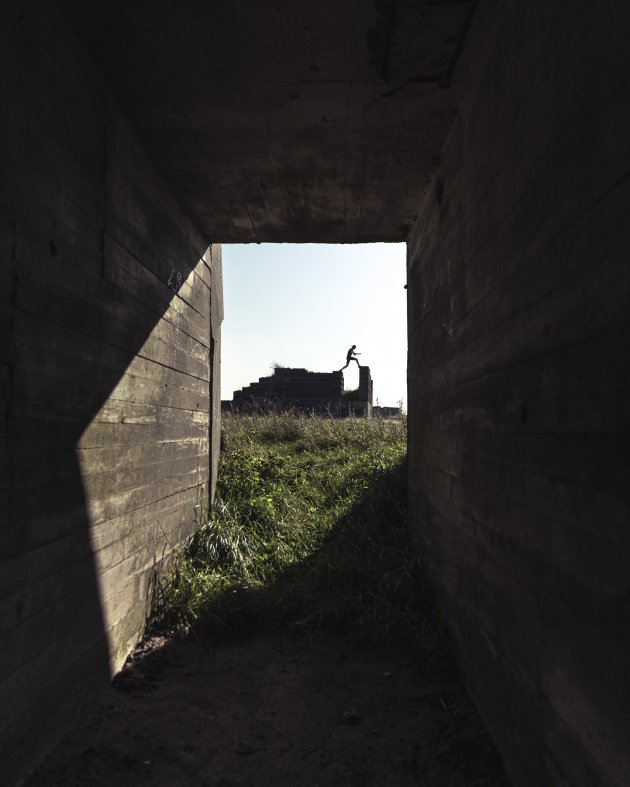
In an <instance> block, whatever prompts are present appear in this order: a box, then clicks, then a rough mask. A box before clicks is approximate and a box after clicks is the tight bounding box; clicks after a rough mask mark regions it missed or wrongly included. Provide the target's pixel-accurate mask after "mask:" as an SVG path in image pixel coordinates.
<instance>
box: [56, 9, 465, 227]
mask: <svg viewBox="0 0 630 787" xmlns="http://www.w3.org/2000/svg"><path fill="white" fill-rule="evenodd" d="M60 5H61V7H62V8H63V10H64V11H65V12H66V14H67V18H68V20H69V22H70V24H72V26H73V27H74V29H75V30H76V31H77V33H78V35H79V37H80V38H81V40H82V41H83V42H84V44H85V46H86V48H87V49H88V51H89V52H90V53H91V55H92V56H93V57H94V59H95V61H96V62H97V64H98V65H99V67H100V68H101V70H102V72H103V74H104V75H105V76H106V78H107V79H108V81H109V82H110V84H111V85H112V86H113V87H114V89H115V92H116V95H117V96H118V97H119V99H120V100H121V102H122V103H123V106H124V108H125V109H126V111H127V112H128V114H129V116H130V118H131V120H132V122H133V124H134V126H135V127H136V128H138V129H139V131H140V132H141V134H142V137H143V139H145V140H146V142H147V143H148V146H149V148H150V150H151V153H152V156H153V158H154V160H155V161H159V163H160V169H161V171H162V172H163V173H164V174H165V175H166V176H167V178H168V179H169V182H170V183H172V184H173V187H174V188H175V190H176V193H177V195H178V196H180V197H181V198H182V199H183V200H184V201H185V204H186V205H188V206H189V207H190V208H191V209H192V210H193V212H194V215H195V216H196V217H197V218H198V220H199V221H200V222H201V226H202V228H203V229H205V230H207V232H208V234H209V236H210V237H212V238H213V239H215V240H218V241H223V242H229V241H235V242H239V243H242V242H247V241H252V242H259V241H301V242H306V241H314V242H320V243H321V242H353V241H369V240H374V239H376V240H380V241H383V240H390V241H401V240H405V238H406V236H407V234H408V231H409V229H410V228H411V227H412V226H413V224H414V221H415V218H416V215H417V212H418V207H419V195H420V194H421V193H422V191H423V189H425V188H427V187H428V184H429V181H430V177H431V174H432V172H433V170H434V168H435V163H434V162H435V157H436V155H437V154H438V153H439V150H440V148H441V146H442V142H443V139H444V136H445V134H446V132H447V130H448V128H449V126H450V123H451V121H452V118H453V116H454V112H455V110H456V107H457V91H456V89H454V88H453V87H452V86H451V76H452V71H453V68H454V65H455V63H456V62H457V58H458V55H459V51H460V47H461V42H462V40H463V37H464V34H465V31H466V28H467V26H468V23H469V19H470V17H471V14H472V11H473V9H474V6H475V0H458V2H408V1H405V2H402V1H401V0H384V2H378V3H375V2H374V0H344V2H341V3H338V2H335V3H323V2H322V0H306V2H299V3H296V2H295V1H294V0H277V1H276V2H274V3H273V5H269V4H268V3H259V2H251V0H230V2H221V3H217V2H214V3H210V2H192V3H178V4H173V3H155V2H146V1H145V2H141V3H137V2H134V3H129V2H127V0H108V2H106V3H105V2H101V3H94V2H92V3H85V2H84V0H61V2H60ZM114 53H115V54H114Z"/></svg>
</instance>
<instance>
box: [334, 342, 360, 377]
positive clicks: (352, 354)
mask: <svg viewBox="0 0 630 787" xmlns="http://www.w3.org/2000/svg"><path fill="white" fill-rule="evenodd" d="M355 347H356V344H353V345H352V347H351V348H350V349H349V350H348V352H347V353H346V366H350V361H356V362H357V366H358V367H359V369H360V368H361V364H360V363H359V359H358V358H357V357H356V356H357V355H361V353H355V351H354V348H355ZM346 366H342V367H341V369H339V371H340V372H343V370H344V369H345V368H346Z"/></svg>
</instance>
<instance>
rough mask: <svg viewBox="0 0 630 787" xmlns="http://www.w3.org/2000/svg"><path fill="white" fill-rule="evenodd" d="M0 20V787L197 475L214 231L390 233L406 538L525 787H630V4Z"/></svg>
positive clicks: (67, 0) (176, 528) (101, 657)
mask: <svg viewBox="0 0 630 787" xmlns="http://www.w3.org/2000/svg"><path fill="white" fill-rule="evenodd" d="M0 13H1V14H2V25H1V26H0V29H1V31H2V32H1V33H0V36H1V37H2V48H1V52H2V54H1V57H2V61H3V69H2V101H3V105H4V112H3V114H4V117H5V122H4V123H3V127H2V129H1V131H0V134H1V136H2V148H1V149H2V165H1V171H0V175H1V177H2V181H3V199H2V207H1V213H0V248H1V249H2V252H1V253H2V267H1V268H0V275H1V277H2V287H1V290H0V293H1V295H0V297H1V298H2V343H1V344H0V406H1V408H2V419H1V426H0V429H1V430H2V432H1V433H2V455H1V456H0V463H1V466H2V476H1V481H0V484H1V485H2V504H1V505H2V507H1V509H0V510H1V511H2V530H1V535H0V539H1V544H2V570H1V573H0V577H1V581H2V609H3V614H2V618H1V626H2V640H3V652H2V672H1V676H0V680H1V681H2V682H1V684H0V685H1V686H2V702H1V703H0V704H1V706H2V708H3V710H4V713H3V717H2V722H1V724H2V726H1V728H0V736H1V738H2V755H3V763H4V766H3V767H4V769H5V776H6V777H7V778H8V779H9V782H11V781H17V780H18V779H19V778H20V777H21V775H22V774H24V773H25V772H26V770H28V768H29V767H31V766H32V764H33V762H34V761H36V760H37V759H38V758H39V757H41V756H42V755H43V754H44V753H45V752H46V751H47V750H48V748H49V747H50V746H51V745H52V743H53V742H54V740H55V737H56V736H58V735H59V734H60V731H62V729H63V725H64V724H68V723H69V721H70V720H71V719H72V717H73V715H74V713H75V712H76V710H77V709H78V708H79V707H80V706H81V705H82V704H83V703H84V702H85V700H86V698H87V697H89V696H90V693H91V692H92V691H94V690H95V688H96V687H98V686H99V685H102V683H103V682H104V681H106V680H107V679H108V678H109V677H110V674H111V670H112V669H115V668H116V667H118V666H119V665H120V664H121V662H122V660H123V659H124V657H125V654H126V652H127V651H128V649H129V648H130V647H131V645H132V643H133V641H134V639H135V638H136V636H137V634H138V632H139V631H140V630H141V628H142V621H143V617H144V612H145V604H146V598H147V593H148V588H149V583H150V581H151V572H152V569H153V567H154V566H155V564H156V561H157V562H158V563H159V561H160V560H161V559H162V558H164V557H166V556H167V552H168V549H167V548H166V544H167V542H168V543H172V542H174V541H176V540H177V539H179V538H182V537H184V536H185V535H186V533H188V532H190V529H191V528H192V527H193V526H194V514H193V508H194V505H195V502H196V500H197V498H198V494H199V489H200V488H202V487H204V488H205V489H208V488H211V487H212V483H213V473H214V472H216V470H215V468H216V460H217V457H218V432H217V425H218V417H219V397H218V396H217V389H216V385H217V382H218V375H219V362H220V325H221V318H222V306H221V284H220V282H221V261H220V260H221V257H220V255H221V252H220V243H221V242H226V243H227V242H248V241H249V242H260V241H265V240H279V241H282V240H284V241H294V242H307V241H317V242H346V243H350V242H355V241H368V240H391V241H402V240H405V241H406V242H407V244H408V324H409V363H408V375H409V424H410V441H409V462H410V486H411V498H410V505H411V511H412V518H413V532H414V535H415V537H416V540H417V543H418V546H419V548H420V549H422V550H424V553H425V555H426V558H427V562H428V566H429V570H430V575H431V579H432V582H433V587H434V589H435V592H436V596H437V599H438V602H439V606H440V610H441V614H442V617H443V619H444V620H445V621H448V625H449V628H450V630H451V633H452V637H453V640H454V642H455V646H456V649H457V651H458V656H459V661H460V665H461V668H462V670H463V672H464V674H465V676H466V679H467V683H468V686H469V689H470V693H471V695H472V696H473V698H474V699H475V701H476V703H477V704H478V706H479V708H480V709H481V711H482V713H483V715H484V718H485V720H486V721H487V724H488V727H489V729H490V731H491V733H492V735H493V737H494V738H495V740H496V741H497V744H498V745H499V747H500V749H501V751H502V753H503V756H504V758H505V761H506V764H507V767H508V770H509V772H510V774H511V776H512V778H513V779H514V781H515V783H516V784H518V785H541V784H549V785H557V784H571V785H584V787H587V786H588V787H590V786H591V785H593V784H607V785H608V784H614V785H622V784H627V781H628V773H629V770H630V761H629V755H628V748H627V740H626V731H627V729H628V727H629V726H630V718H629V716H630V711H629V708H630V704H629V703H628V701H627V697H628V678H627V674H626V664H627V658H628V653H629V652H630V648H629V642H628V638H629V634H628V632H629V631H630V627H628V607H629V602H628V592H627V565H628V551H629V545H630V541H629V538H628V522H629V521H630V517H629V516H628V514H629V511H628V509H629V502H630V501H629V497H628V485H627V475H628V459H627V457H628V415H629V409H630V405H629V401H630V400H629V398H628V392H627V391H628V389H627V386H628V377H627V374H628V371H627V370H628V368H630V364H629V361H630V355H629V347H630V342H629V341H628V338H629V337H628V330H629V326H628V318H629V315H630V309H628V304H629V302H630V298H629V295H630V292H629V289H630V281H629V277H628V272H627V248H626V247H627V233H626V231H625V222H626V219H627V205H628V201H629V200H628V196H629V195H628V188H629V181H628V173H629V172H630V152H629V150H628V146H627V138H628V131H629V130H630V88H629V86H628V80H627V74H628V73H630V68H629V67H630V62H629V59H630V50H629V48H628V46H627V41H628V33H629V32H630V29H629V20H628V11H627V9H626V8H625V7H624V5H623V4H621V3H615V2H612V0H606V2H603V3H595V2H591V0H587V1H586V2H583V3H580V4H577V5H572V6H571V7H568V6H564V5H563V6H559V5H551V4H549V3H543V2H542V1H540V2H539V1H538V0H536V2H532V3H528V4H518V5H517V4H509V3H506V2H500V3H490V2H489V1H488V2H486V1H485V0H479V2H475V1H474V0H462V2H448V1H447V0H444V2H418V3H405V2H400V0H399V2H393V1H392V2H387V3H378V4H373V3H370V2H361V1H360V0H356V2H351V3H347V4H341V5H340V4H327V3H314V2H313V3H310V2H309V3H306V4H300V5H298V4H294V3H276V4H273V7H272V6H267V5H265V6H263V5H262V4H256V3H253V2H251V1H248V0H242V2H237V3H224V4H221V5H220V6H219V5H215V4H207V5H204V4H190V5H185V6H183V7H182V6H179V7H171V6H168V7H167V6H166V5H164V6H162V5H160V6H159V7H158V8H155V7H153V6H150V5H149V4H145V5H142V6H137V5H134V4H129V3H122V2H118V1H117V0H114V2H109V3H107V4H98V5H94V4H84V3H78V2H75V0H59V2H58V3H57V4H53V3H44V2H37V1H36V0H32V1H28V0H5V1H4V2H2V4H1V6H0ZM156 446H159V449H158V450H157V451H156ZM156 478H159V480H160V484H159V487H158V484H157V481H156ZM125 483H126V484H127V485H126V486H125ZM165 489H166V490H167V491H166V492H165V491H164V490H165ZM165 534H166V535H168V539H167V538H166V537H165ZM43 630H46V631H47V632H48V639H47V642H48V644H47V647H46V649H45V650H44V651H41V650H40V648H39V638H38V635H39V634H41V632H42V631H43ZM69 653H71V654H72V658H70V659H69V657H68V654H69ZM70 672H72V673H73V675H74V676H75V685H76V686H77V689H76V691H74V692H73V693H72V694H71V695H69V694H68V692H67V691H66V687H67V680H66V678H67V675H68V674H69V673H70Z"/></svg>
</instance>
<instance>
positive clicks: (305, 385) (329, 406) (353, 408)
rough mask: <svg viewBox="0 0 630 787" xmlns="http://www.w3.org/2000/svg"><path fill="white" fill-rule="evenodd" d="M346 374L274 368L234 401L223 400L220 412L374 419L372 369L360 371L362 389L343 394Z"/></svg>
mask: <svg viewBox="0 0 630 787" xmlns="http://www.w3.org/2000/svg"><path fill="white" fill-rule="evenodd" d="M343 385H344V382H343V372H309V371H307V370H306V369H283V368H277V369H274V373H273V375H271V376H270V377H261V378H259V380H258V382H256V383H251V384H250V385H248V386H247V387H245V388H243V389H241V390H240V391H234V397H233V399H232V401H231V402H230V401H222V402H221V409H222V410H223V411H227V412H230V411H232V412H234V411H235V412H240V411H245V410H251V409H261V410H275V411H282V410H298V411H299V412H304V413H321V414H324V413H330V414H331V415H335V416H339V417H344V416H348V415H355V416H363V417H366V418H370V417H371V416H372V389H373V386H372V377H371V375H370V367H369V366H361V367H360V368H359V387H358V388H357V389H356V390H355V391H344V389H343Z"/></svg>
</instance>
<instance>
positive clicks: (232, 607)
mask: <svg viewBox="0 0 630 787" xmlns="http://www.w3.org/2000/svg"><path fill="white" fill-rule="evenodd" d="M222 444H223V450H222V456H221V463H220V470H219V483H218V489H217V495H216V503H215V505H214V506H213V507H212V509H211V510H210V511H209V512H208V515H207V521H206V523H205V524H203V525H202V526H201V527H200V528H199V530H198V531H197V533H196V534H195V535H194V536H193V537H192V539H191V540H190V542H189V544H188V545H187V546H186V548H185V549H184V550H183V551H182V553H181V554H180V555H179V557H178V559H177V560H176V563H175V569H174V571H173V572H172V574H171V575H170V576H169V577H168V579H167V581H166V584H165V585H164V586H163V587H162V589H161V592H160V596H159V600H158V601H159V603H158V605H157V609H156V612H155V615H154V619H153V621H152V627H153V628H154V629H157V630H160V631H162V632H164V633H182V632H186V631H189V630H192V631H194V632H195V633H196V634H198V635H200V636H204V635H208V634H212V635H216V634H217V632H220V631H222V630H226V629H227V630H234V629H235V628H236V629H242V628H253V627H255V626H257V625H260V624H269V623H288V624H291V625H294V626H300V627H307V626H320V627H332V628H335V629H341V630H343V631H347V632H351V633H353V634H355V635H358V636H361V637H365V638H367V639H371V640H377V641H379V642H381V643H385V644H388V645H391V644H394V643H402V642H406V643H407V644H411V645H413V646H417V647H419V648H420V649H421V650H423V651H426V652H428V651H430V650H431V649H433V648H435V647H436V636H435V631H434V626H433V616H432V612H431V606H430V602H429V596H428V593H427V590H426V586H425V584H424V581H423V578H422V574H421V571H420V566H419V561H418V557H417V555H416V552H415V550H414V549H413V547H412V546H411V544H410V542H409V538H408V533H407V474H406V425H405V423H404V422H383V421H381V420H379V419H372V420H366V419H355V418H348V419H341V420H340V419H334V418H322V417H306V416H300V415H296V414H281V415H280V414H278V415H230V416H227V417H224V419H223V430H222Z"/></svg>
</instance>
